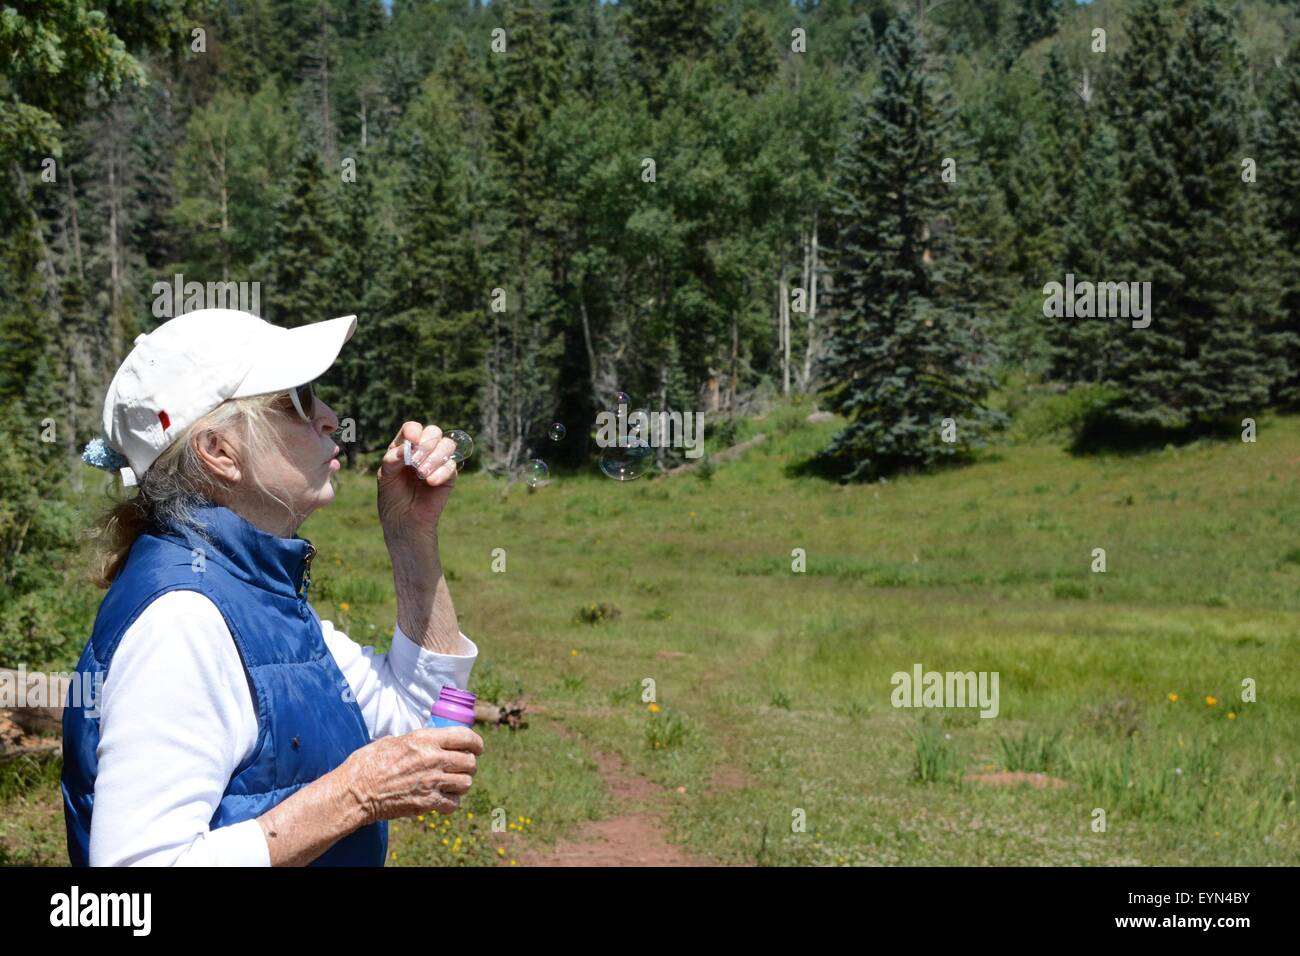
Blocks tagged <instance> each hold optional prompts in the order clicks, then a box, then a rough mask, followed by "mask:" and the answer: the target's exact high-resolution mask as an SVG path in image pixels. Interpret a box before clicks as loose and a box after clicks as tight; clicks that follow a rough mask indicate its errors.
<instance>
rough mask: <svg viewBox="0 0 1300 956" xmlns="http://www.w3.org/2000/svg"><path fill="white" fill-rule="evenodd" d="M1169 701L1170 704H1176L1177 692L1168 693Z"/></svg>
mask: <svg viewBox="0 0 1300 956" xmlns="http://www.w3.org/2000/svg"><path fill="white" fill-rule="evenodd" d="M1169 703H1171V704H1176V703H1178V695H1177V694H1170V695H1169Z"/></svg>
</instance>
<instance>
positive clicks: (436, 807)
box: [343, 727, 483, 823]
mask: <svg viewBox="0 0 1300 956" xmlns="http://www.w3.org/2000/svg"><path fill="white" fill-rule="evenodd" d="M482 752H483V738H482V737H480V736H479V735H478V734H476V733H475V732H474V731H472V730H470V729H469V728H468V727H425V728H423V729H421V730H413V731H411V732H410V733H409V734H402V735H401V736H397V737H381V738H380V739H378V740H376V741H374V742H373V743H370V744H367V745H366V746H364V747H362V748H360V749H359V750H356V751H354V752H353V753H352V755H351V756H350V757H348V759H347V760H346V761H345V762H344V764H343V767H344V768H346V770H347V773H348V776H349V779H350V781H351V787H352V789H353V792H354V793H355V794H356V796H357V798H358V799H359V800H360V802H361V805H362V807H363V808H364V810H365V815H366V818H367V820H368V821H369V822H372V823H373V822H376V821H379V820H392V819H396V818H399V817H409V816H414V815H415V814H418V813H430V812H435V813H444V814H446V813H454V812H455V811H456V810H457V808H459V807H460V800H461V797H463V796H464V795H465V794H466V793H467V792H468V791H469V788H470V785H471V784H472V783H473V778H474V773H475V771H476V770H477V757H478V755H479V754H481V753H482Z"/></svg>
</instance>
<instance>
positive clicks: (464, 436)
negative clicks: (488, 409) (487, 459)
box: [447, 428, 474, 462]
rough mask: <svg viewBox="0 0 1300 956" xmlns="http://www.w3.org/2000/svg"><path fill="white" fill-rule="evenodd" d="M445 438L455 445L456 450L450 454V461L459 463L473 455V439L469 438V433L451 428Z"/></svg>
mask: <svg viewBox="0 0 1300 956" xmlns="http://www.w3.org/2000/svg"><path fill="white" fill-rule="evenodd" d="M447 437H448V438H450V439H451V440H452V441H454V442H455V443H456V450H455V451H454V452H452V453H451V460H452V461H455V462H461V461H464V460H465V459H466V458H468V457H469V456H470V455H472V454H474V439H472V438H470V437H469V432H465V431H461V430H460V429H459V428H453V429H452V430H451V431H449V432H447Z"/></svg>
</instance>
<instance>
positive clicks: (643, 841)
mask: <svg viewBox="0 0 1300 956" xmlns="http://www.w3.org/2000/svg"><path fill="white" fill-rule="evenodd" d="M551 726H552V727H554V728H555V731H556V733H558V734H560V735H561V736H562V737H568V738H574V739H577V740H581V737H580V736H579V735H578V734H576V733H574V732H573V731H572V730H570V729H569V728H568V727H565V726H564V725H563V724H562V723H560V722H558V721H555V722H553V723H552V724H551ZM595 759H596V765H597V767H598V769H599V771H600V776H601V779H603V780H604V781H605V785H606V786H607V787H609V791H610V793H611V795H612V796H613V797H614V801H615V803H616V804H617V806H618V808H619V812H618V813H617V814H616V815H615V816H612V817H609V818H607V819H605V820H594V821H589V822H587V823H584V824H583V825H582V826H581V827H580V828H579V830H578V832H577V834H576V835H575V836H574V837H572V838H571V839H568V840H561V841H559V842H558V843H556V844H555V845H554V846H551V847H539V848H537V849H534V850H525V851H523V852H520V853H519V854H518V855H517V858H518V860H519V865H520V866H717V865H718V864H717V863H715V862H714V861H712V860H709V859H707V858H705V857H699V856H696V855H694V854H691V853H689V852H687V851H686V850H685V849H683V848H682V847H680V846H678V845H676V844H672V843H669V842H668V836H667V829H666V827H665V826H664V824H663V820H662V818H663V815H664V814H665V813H668V812H670V811H671V808H672V798H673V797H674V796H676V794H674V793H673V792H672V791H669V790H665V789H664V788H662V787H660V786H658V785H657V784H655V783H652V782H651V781H649V780H647V779H646V778H645V777H643V776H641V775H640V774H637V773H634V772H632V771H630V770H628V769H627V768H626V767H625V766H624V765H623V761H622V759H621V758H620V757H619V756H618V755H617V754H613V753H607V752H605V751H600V752H598V753H596V754H595Z"/></svg>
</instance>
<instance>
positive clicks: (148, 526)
mask: <svg viewBox="0 0 1300 956" xmlns="http://www.w3.org/2000/svg"><path fill="white" fill-rule="evenodd" d="M287 398H288V393H272V394H268V395H254V396H251V397H249V398H232V399H227V400H226V401H224V402H222V403H221V404H220V405H218V406H217V407H216V408H215V409H213V410H212V411H211V412H209V413H208V414H207V415H205V416H203V417H202V418H200V419H199V420H198V421H197V422H195V423H194V424H192V425H190V426H189V427H188V428H186V429H184V430H183V431H181V432H180V434H178V435H177V436H176V437H175V438H174V439H172V443H171V444H170V445H168V446H167V448H166V449H165V450H164V451H163V453H162V454H161V455H159V456H158V458H157V459H156V460H155V461H154V463H153V464H152V465H150V466H149V467H148V468H147V469H146V470H145V473H144V474H143V475H141V476H139V484H138V485H137V490H136V493H135V496H134V497H132V498H129V499H127V500H124V501H117V502H115V503H114V504H113V506H112V507H110V508H109V509H108V510H107V511H106V512H104V513H103V514H102V515H101V516H100V517H99V519H98V520H97V521H96V522H95V523H94V525H93V526H92V527H91V529H90V531H89V537H90V538H91V539H92V540H94V541H95V542H96V554H95V559H94V562H93V564H92V566H91V570H90V580H91V582H92V583H93V584H95V585H96V586H97V587H101V588H107V587H109V586H110V585H111V584H112V583H113V581H114V580H116V579H117V576H118V575H119V574H120V573H121V571H122V568H123V566H124V565H125V564H126V559H127V557H128V555H129V554H130V553H131V548H132V546H133V545H134V544H135V542H136V539H137V538H139V537H140V535H142V534H144V533H146V532H148V531H158V530H166V529H167V527H168V526H173V527H177V528H180V527H188V528H191V529H193V530H194V531H195V532H197V533H198V534H199V535H201V536H203V537H205V538H206V537H207V535H206V530H205V528H204V527H203V526H202V525H201V524H200V523H199V522H198V520H197V518H196V517H195V515H194V509H195V508H196V507H197V506H199V505H202V504H208V503H215V500H216V495H217V494H219V493H220V492H221V491H223V490H226V489H228V487H229V486H227V485H225V484H224V483H222V482H219V481H218V480H216V479H215V478H214V477H213V476H212V474H211V473H210V472H209V471H208V469H207V467H206V466H205V465H204V464H203V459H202V458H200V457H199V454H198V452H197V451H195V445H196V444H197V442H196V439H197V438H198V437H199V436H200V435H201V434H202V433H204V432H209V431H223V430H229V431H232V432H233V433H234V434H235V435H237V436H238V438H239V440H240V442H241V446H242V448H243V449H244V451H245V456H246V458H247V461H245V462H243V463H242V464H243V465H244V468H243V473H244V474H246V475H248V476H249V477H250V478H251V479H252V481H253V483H254V484H255V485H256V486H257V488H258V490H260V491H261V492H262V494H263V495H264V496H265V497H266V498H268V499H270V500H272V501H275V502H278V503H279V504H280V505H281V506H282V507H284V508H285V510H286V511H288V512H289V513H290V514H291V515H293V516H294V517H295V519H296V523H301V521H302V520H303V518H302V516H298V515H297V514H295V512H294V510H293V508H292V506H290V505H289V503H288V502H286V501H284V500H283V499H281V498H279V497H278V496H277V495H275V494H274V493H272V492H271V490H270V489H268V488H267V487H266V486H265V485H264V484H263V483H262V481H261V479H260V478H259V477H258V475H257V468H256V467H254V466H253V463H254V462H256V461H265V460H266V456H267V455H269V454H270V453H271V452H272V451H274V450H276V439H277V438H278V433H277V431H276V428H275V422H274V420H273V418H272V416H273V413H276V412H279V413H286V414H293V412H291V411H288V410H287V409H286V408H285V405H286V404H287V401H286V400H287Z"/></svg>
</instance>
